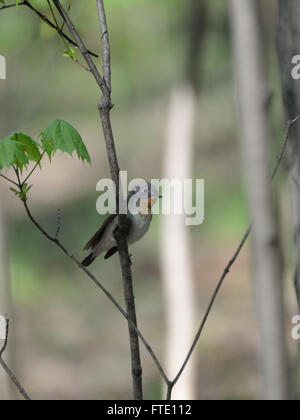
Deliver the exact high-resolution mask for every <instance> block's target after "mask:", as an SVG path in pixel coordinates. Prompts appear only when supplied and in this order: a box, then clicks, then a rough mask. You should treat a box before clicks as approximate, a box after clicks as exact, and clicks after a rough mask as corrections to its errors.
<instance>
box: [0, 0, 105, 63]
mask: <svg viewBox="0 0 300 420" xmlns="http://www.w3.org/2000/svg"><path fill="white" fill-rule="evenodd" d="M16 6H17V5H16V3H13V4H7V5H4V6H1V7H0V12H1V11H2V10H5V9H9V8H11V7H16ZM18 6H26V7H28V8H29V9H31V10H32V11H33V12H34V13H35V14H36V15H37V16H39V17H40V18H41V19H42V20H43V21H44V22H45V23H46V24H47V25H48V26H50V28H52V29H55V30H56V31H57V32H58V33H59V34H60V35H61V36H63V37H64V38H65V39H66V40H67V41H68V42H70V44H72V45H73V46H74V47H77V44H76V42H74V41H73V39H71V38H70V37H69V36H68V35H67V34H65V33H64V32H63V31H62V30H61V29H60V28H59V27H58V26H55V25H54V24H53V23H52V22H51V20H49V19H48V18H47V16H45V15H43V13H41V12H40V11H39V10H38V9H36V8H35V7H34V6H32V4H31V3H30V2H29V1H28V0H25V1H22V2H20V3H19V4H18ZM88 52H89V54H90V55H92V56H93V57H96V58H99V56H98V54H96V53H94V52H92V51H90V50H88Z"/></svg>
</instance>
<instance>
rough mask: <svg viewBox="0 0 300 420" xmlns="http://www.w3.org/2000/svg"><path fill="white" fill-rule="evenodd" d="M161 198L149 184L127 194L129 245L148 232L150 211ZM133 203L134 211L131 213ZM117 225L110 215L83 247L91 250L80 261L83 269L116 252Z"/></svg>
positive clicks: (116, 221) (116, 218)
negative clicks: (101, 256) (98, 258)
mask: <svg viewBox="0 0 300 420" xmlns="http://www.w3.org/2000/svg"><path fill="white" fill-rule="evenodd" d="M159 198H161V196H160V195H159V194H158V191H157V189H156V188H155V187H154V186H153V185H151V184H150V183H149V182H147V183H145V185H143V186H140V185H138V186H136V187H135V188H134V189H133V190H132V191H130V192H129V194H128V197H127V210H128V212H127V217H128V219H129V223H130V227H129V232H128V237H127V241H128V244H129V245H131V244H133V243H135V242H137V241H139V240H140V239H141V238H142V237H143V236H144V235H145V234H146V233H147V232H148V230H149V227H150V224H151V221H152V213H151V209H152V207H153V206H154V204H155V203H156V202H157V200H158V199H159ZM130 203H134V205H135V207H136V211H131V208H132V206H131V205H130ZM117 225H118V216H117V215H116V214H110V215H109V216H108V217H107V218H106V219H105V221H104V223H103V224H102V226H101V227H100V229H99V230H98V231H97V232H96V233H95V235H94V236H93V237H92V238H91V239H90V241H89V242H88V243H87V244H86V246H85V247H84V250H87V251H89V250H91V253H90V254H89V255H88V256H87V257H86V258H85V259H84V260H83V261H82V263H81V264H82V265H83V266H84V267H88V266H89V265H90V264H92V262H93V261H94V260H95V259H96V258H97V257H98V256H99V255H101V254H102V253H104V252H106V254H105V255H104V259H105V260H107V259H108V258H110V257H111V256H112V255H114V254H115V253H116V252H118V248H117V244H116V241H115V238H114V230H115V228H116V227H117Z"/></svg>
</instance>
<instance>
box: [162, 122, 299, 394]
mask: <svg viewBox="0 0 300 420" xmlns="http://www.w3.org/2000/svg"><path fill="white" fill-rule="evenodd" d="M298 119H299V116H298V117H296V118H295V119H293V120H291V121H289V122H288V123H287V128H286V132H285V136H284V141H283V145H282V147H281V150H280V153H279V155H278V159H277V161H276V164H275V167H274V170H273V172H272V176H271V182H272V181H273V180H274V178H275V176H276V174H277V172H278V169H279V166H280V163H281V161H282V159H283V156H284V153H285V150H286V146H287V143H288V139H289V133H290V129H291V127H292V126H293V125H294V124H295V123H296V122H297V121H298ZM251 230H252V226H251V225H250V226H249V227H248V228H247V230H246V232H245V234H244V236H243V238H242V240H241V242H240V244H239V245H238V247H237V249H236V251H235V253H234V255H233V257H232V259H231V260H230V261H229V263H228V264H227V266H226V267H225V269H224V271H223V274H222V276H221V278H220V280H219V281H218V284H217V286H216V289H215V291H214V293H213V296H212V298H211V300H210V302H209V305H208V308H207V310H206V312H205V315H204V317H203V320H202V322H201V324H200V327H199V329H198V331H197V334H196V336H195V339H194V341H193V343H192V346H191V348H190V350H189V352H188V354H187V356H186V358H185V360H184V362H183V365H182V366H181V368H180V370H179V372H178V374H177V375H176V377H175V379H174V380H173V381H171V382H170V383H169V386H168V389H167V397H166V398H167V399H168V400H170V399H171V395H172V389H173V388H174V386H175V385H176V383H177V382H178V380H179V378H180V377H181V375H182V373H183V371H184V369H185V368H186V365H187V364H188V362H189V360H190V358H191V356H192V354H193V351H194V349H195V347H196V345H197V343H198V341H199V339H200V337H201V334H202V332H203V329H204V327H205V325H206V322H207V319H208V317H209V315H210V312H211V310H212V307H213V305H214V303H215V300H216V298H217V296H218V293H219V291H220V289H221V287H222V285H223V283H224V280H225V278H226V276H227V275H228V274H229V272H230V269H231V267H232V265H233V264H234V263H235V262H236V260H237V258H238V256H239V255H240V252H241V250H242V248H243V247H244V245H245V243H246V241H247V239H248V237H249V235H250V233H251Z"/></svg>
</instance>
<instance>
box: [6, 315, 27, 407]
mask: <svg viewBox="0 0 300 420" xmlns="http://www.w3.org/2000/svg"><path fill="white" fill-rule="evenodd" d="M8 335H9V320H8V319H7V318H6V330H5V340H4V344H3V346H2V348H1V350H0V365H1V366H2V368H3V369H4V371H5V372H6V374H7V375H8V377H9V378H10V380H11V381H12V382H13V384H14V385H15V387H16V388H17V390H18V391H19V393H20V394H21V395H22V396H23V398H24V399H25V400H27V401H31V398H30V397H29V396H28V394H27V392H26V391H25V390H24V388H23V387H22V385H21V384H20V382H19V381H18V379H17V378H16V376H15V375H14V373H13V372H12V371H11V369H10V368H9V367H8V366H7V364H6V363H5V362H4V360H3V358H2V356H3V354H4V352H5V350H6V348H7V345H8Z"/></svg>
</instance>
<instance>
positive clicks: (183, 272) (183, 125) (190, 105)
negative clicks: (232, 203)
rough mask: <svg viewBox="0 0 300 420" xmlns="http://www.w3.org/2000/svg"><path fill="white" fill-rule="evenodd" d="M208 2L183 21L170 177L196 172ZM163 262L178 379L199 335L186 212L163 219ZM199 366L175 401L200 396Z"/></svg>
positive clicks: (194, 5)
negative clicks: (181, 76)
mask: <svg viewBox="0 0 300 420" xmlns="http://www.w3.org/2000/svg"><path fill="white" fill-rule="evenodd" d="M205 22H206V1H204V0H202V1H199V0H190V1H189V2H188V16H187V20H186V26H185V35H186V60H185V63H186V65H185V75H184V81H183V82H182V83H181V84H180V85H179V86H178V87H176V88H174V89H173V92H172V93H171V97H170V104H169V113H168V118H167V127H166V145H165V150H164V163H163V166H164V168H163V176H164V177H166V178H167V179H170V180H172V179H180V180H182V181H183V180H184V179H186V178H191V177H192V164H193V158H192V157H193V138H194V125H195V117H196V105H197V102H196V95H197V93H198V92H199V85H200V83H199V82H200V78H201V77H200V68H201V66H200V62H201V56H200V52H201V45H202V41H203V35H204V32H205ZM161 232H162V238H161V258H162V259H161V265H162V275H163V283H164V288H165V296H166V313H167V342H166V363H167V373H168V375H169V377H170V378H172V379H173V378H174V377H175V376H176V374H177V373H178V371H179V369H180V367H181V365H182V363H183V361H184V358H185V357H186V355H187V353H188V350H189V348H190V346H191V344H192V341H193V338H194V334H195V312H196V310H195V301H194V285H193V273H192V252H191V243H190V238H189V233H188V231H187V227H186V225H185V218H184V215H182V216H177V215H168V216H166V217H164V218H163V223H162V229H161ZM195 384H196V369H195V364H194V362H193V360H192V361H191V362H190V363H189V365H188V366H187V368H186V370H185V372H184V373H183V375H182V377H181V379H180V381H179V382H178V384H177V385H176V387H175V388H174V390H173V394H172V397H173V399H174V400H178V399H184V400H190V399H194V398H195V397H196V395H195Z"/></svg>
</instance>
